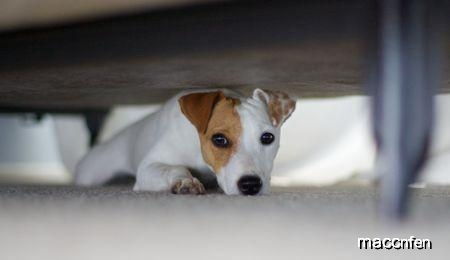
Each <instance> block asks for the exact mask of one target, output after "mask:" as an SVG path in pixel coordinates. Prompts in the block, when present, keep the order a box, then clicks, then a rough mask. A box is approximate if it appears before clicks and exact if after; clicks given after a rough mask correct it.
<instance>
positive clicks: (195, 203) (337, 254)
mask: <svg viewBox="0 0 450 260" xmlns="http://www.w3.org/2000/svg"><path fill="white" fill-rule="evenodd" d="M413 193H414V194H413V199H412V203H411V206H412V210H411V212H410V213H411V214H410V218H409V220H408V221H407V222H406V223H400V224H399V223H386V222H384V221H383V219H382V218H380V216H378V215H377V211H376V209H377V204H376V201H377V192H376V190H375V189H374V188H373V187H368V186H355V185H350V186H349V185H344V186H342V185H341V186H335V187H328V188H296V189H285V190H283V189H278V190H275V191H274V192H273V193H272V194H271V195H270V196H260V197H243V196H225V195H223V194H218V193H213V194H208V195H204V196H185V195H171V194H166V193H150V192H142V193H135V192H133V191H131V190H130V188H129V187H125V186H114V187H101V188H80V187H61V186H0V259H8V260H9V259H361V258H371V259H379V258H389V259H391V258H394V259H397V258H400V259H423V258H426V259H445V258H447V259H448V255H449V254H450V246H449V245H450V188H426V189H417V190H414V192H413ZM409 236H415V237H417V238H428V239H430V240H431V241H432V246H433V247H432V249H431V250H418V249H415V250H361V249H358V246H357V239H358V237H371V238H373V237H380V238H383V237H400V238H408V237H409Z"/></svg>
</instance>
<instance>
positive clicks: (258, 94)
mask: <svg viewBox="0 0 450 260" xmlns="http://www.w3.org/2000/svg"><path fill="white" fill-rule="evenodd" d="M253 99H258V100H261V101H262V102H264V103H265V104H266V105H267V111H268V113H269V117H270V120H271V122H272V125H273V126H275V127H279V126H281V124H283V123H284V121H286V119H288V118H289V117H290V116H291V114H292V112H294V110H295V100H293V99H292V98H290V97H289V96H288V95H287V94H286V93H284V92H281V91H271V90H262V89H259V88H257V89H255V90H254V91H253Z"/></svg>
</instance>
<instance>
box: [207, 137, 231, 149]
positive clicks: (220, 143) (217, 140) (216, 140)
mask: <svg viewBox="0 0 450 260" xmlns="http://www.w3.org/2000/svg"><path fill="white" fill-rule="evenodd" d="M211 141H212V142H213V144H214V145H215V146H217V147H220V148H226V147H228V146H229V145H230V142H229V141H228V139H227V138H226V137H225V136H224V135H223V134H215V135H213V136H212V137H211Z"/></svg>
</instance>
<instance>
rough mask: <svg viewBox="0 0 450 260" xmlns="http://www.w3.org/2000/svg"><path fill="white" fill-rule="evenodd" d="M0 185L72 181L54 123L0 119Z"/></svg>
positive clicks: (47, 118)
mask: <svg viewBox="0 0 450 260" xmlns="http://www.w3.org/2000/svg"><path fill="white" fill-rule="evenodd" d="M0 129H1V133H0V182H2V183H30V184H31V183H52V184H65V183H69V182H70V181H71V179H72V177H71V174H70V173H69V171H67V169H66V167H65V166H64V164H63V163H62V161H61V156H60V151H59V147H58V142H57V140H56V135H55V128H54V121H53V119H52V118H51V117H50V116H45V117H44V118H42V120H39V121H38V120H35V119H32V118H27V119H26V118H25V116H24V115H15V114H10V115H1V116H0Z"/></svg>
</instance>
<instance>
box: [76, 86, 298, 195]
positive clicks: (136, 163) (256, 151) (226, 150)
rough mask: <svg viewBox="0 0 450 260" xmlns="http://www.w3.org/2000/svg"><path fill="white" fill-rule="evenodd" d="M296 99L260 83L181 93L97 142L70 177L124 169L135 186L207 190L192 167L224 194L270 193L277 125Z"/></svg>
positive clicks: (99, 178) (97, 176) (84, 180)
mask: <svg viewBox="0 0 450 260" xmlns="http://www.w3.org/2000/svg"><path fill="white" fill-rule="evenodd" d="M295 104H296V102H295V101H294V100H293V99H292V98H290V97H289V96H288V95H287V94H285V93H283V92H279V91H270V90H262V89H255V90H254V91H253V93H252V95H251V96H250V97H245V96H243V95H242V94H240V93H237V92H234V91H231V90H227V89H211V90H191V91H184V92H181V93H179V94H178V95H175V96H174V97H173V98H171V99H170V100H168V101H167V102H166V103H165V104H164V105H163V106H162V107H161V108H160V109H159V110H158V111H157V112H155V113H153V114H150V115H148V116H146V117H145V118H143V119H142V120H140V121H138V122H136V123H134V124H132V125H131V126H129V127H127V128H126V129H125V130H123V131H121V132H120V133H118V134H117V135H116V136H114V137H113V138H112V139H110V140H108V141H106V142H104V143H102V144H99V145H97V146H95V147H94V148H93V149H92V150H91V151H90V152H88V153H87V155H86V156H85V157H83V158H82V160H81V161H80V162H79V163H78V165H77V168H76V174H75V182H76V183H77V184H79V185H85V186H91V185H101V184H104V183H105V182H107V181H108V180H110V179H112V178H113V177H115V176H117V174H119V173H123V172H127V173H131V174H133V175H134V176H135V178H136V182H135V185H134V188H133V189H134V190H135V191H157V192H161V191H171V192H172V193H175V194H204V193H205V187H204V185H203V184H202V183H201V182H200V181H199V179H198V178H196V177H194V176H193V174H192V172H196V173H197V174H200V175H201V176H215V178H216V180H217V184H218V186H219V187H220V188H221V189H222V190H223V191H224V193H225V194H228V195H238V194H242V195H260V194H268V193H269V192H270V175H271V171H272V167H273V161H274V159H275V156H276V154H277V152H278V149H279V144H280V128H281V126H282V124H283V123H284V122H285V120H286V119H288V118H289V116H290V115H291V114H292V113H293V111H294V110H295Z"/></svg>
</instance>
